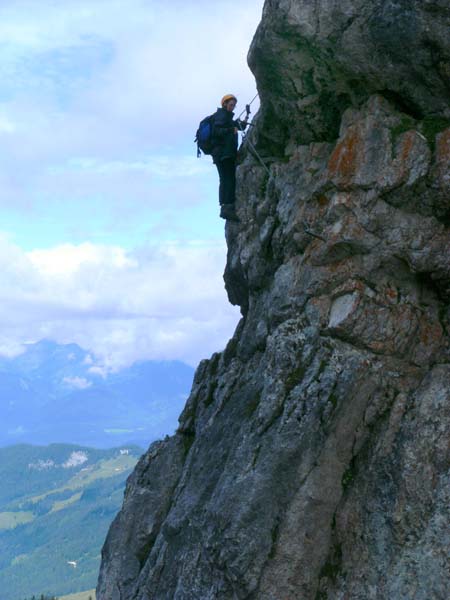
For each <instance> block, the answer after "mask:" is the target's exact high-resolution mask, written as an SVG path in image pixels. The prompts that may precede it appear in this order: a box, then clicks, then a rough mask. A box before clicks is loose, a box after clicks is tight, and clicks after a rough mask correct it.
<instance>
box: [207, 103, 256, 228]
mask: <svg viewBox="0 0 450 600" xmlns="http://www.w3.org/2000/svg"><path fill="white" fill-rule="evenodd" d="M236 104H237V98H236V96H234V95H233V94H227V95H226V96H224V97H223V98H222V101H221V105H222V107H221V108H218V109H217V112H216V113H215V114H214V119H213V126H212V151H211V154H212V157H213V161H214V163H215V165H216V167H217V170H218V172H219V179H220V183H219V202H220V216H221V217H222V219H229V220H231V221H237V220H238V217H237V215H236V212H235V208H234V203H235V200H236V198H235V190H236V157H237V150H238V131H239V130H240V131H244V129H245V128H246V127H247V124H248V121H247V119H248V117H246V119H245V120H244V121H241V120H240V119H237V120H233V117H234V112H233V110H234V108H235V106H236Z"/></svg>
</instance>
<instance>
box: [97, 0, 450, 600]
mask: <svg viewBox="0 0 450 600" xmlns="http://www.w3.org/2000/svg"><path fill="white" fill-rule="evenodd" d="M449 27H450V7H449V3H448V1H447V0H421V1H419V0H408V1H407V0H396V1H394V0H375V1H373V2H367V0H364V1H363V0H342V1H339V2H335V1H333V0H315V1H311V0H266V4H265V8H264V13H263V19H262V22H261V24H260V26H259V28H258V30H257V32H256V35H255V38H254V41H253V43H252V47H251V50H250V54H249V64H250V65H251V68H252V69H253V71H254V73H255V76H256V79H257V83H258V89H259V92H260V96H261V109H260V112H259V114H258V116H257V119H256V127H255V128H254V129H253V131H252V141H253V143H254V144H255V145H256V147H257V148H258V151H259V152H260V153H261V154H262V156H263V157H264V159H265V161H266V164H267V165H268V166H269V169H270V173H271V175H270V177H268V176H267V173H266V171H265V169H264V168H263V167H262V166H261V165H260V164H259V163H258V161H257V160H256V159H255V158H254V157H253V155H252V153H251V151H249V150H247V151H244V156H243V160H242V164H241V165H240V167H239V169H238V202H237V212H238V214H239V217H240V222H239V223H228V224H227V226H226V236H227V243H228V259H227V265H226V270H225V282H226V288H227V291H228V295H229V298H230V301H231V302H232V303H234V304H239V305H240V306H241V311H242V315H243V316H242V320H241V322H240V323H239V325H238V327H237V330H236V332H235V335H234V336H233V338H232V339H231V341H230V342H229V344H228V346H227V348H226V350H225V351H224V352H223V353H221V354H215V355H213V356H212V358H211V359H210V360H208V361H203V362H202V363H201V364H200V365H199V367H198V369H197V372H196V375H195V380H194V385H193V389H192V393H191V395H190V398H189V400H188V402H187V405H186V407H185V409H184V411H183V413H182V415H181V417H180V426H179V430H178V432H177V433H176V435H174V436H173V437H171V438H168V439H166V440H164V441H161V442H158V443H156V444H153V445H152V446H151V448H150V449H149V451H148V452H147V454H145V455H144V456H143V457H142V459H141V461H140V463H139V464H138V466H137V468H136V470H135V472H134V473H133V475H132V476H131V477H130V479H129V481H128V485H127V490H126V494H125V500H124V504H123V508H122V511H121V512H120V513H119V515H118V516H117V518H116V519H115V521H114V523H113V524H112V526H111V529H110V532H109V534H108V538H107V540H106V543H105V546H104V549H103V561H102V567H101V572H100V578H99V583H98V590H97V593H98V598H99V600H131V599H133V600H150V599H152V600H153V599H158V600H162V599H167V600H168V599H172V598H174V599H178V600H181V599H185V600H189V599H192V600H207V599H210V600H213V599H230V600H231V599H235V598H241V599H257V600H269V599H270V600H294V599H295V600H299V599H302V600H309V599H319V598H323V599H325V598H327V599H336V600H337V599H338V598H339V599H341V598H342V599H343V598H348V599H350V598H352V599H354V598H355V599H370V598H373V599H380V600H381V599H386V598H390V599H391V598H392V599H405V600H406V599H408V600H409V599H411V598H414V599H421V600H430V599H434V598H436V599H438V598H446V597H448V590H449V589H450V535H449V528H448V523H449V522H450V471H449V467H450V444H449V439H450V344H449V341H450V340H449V327H450V308H449V297H450V235H449V229H448V227H449V224H450V110H449V106H450V39H449V37H448V31H449Z"/></svg>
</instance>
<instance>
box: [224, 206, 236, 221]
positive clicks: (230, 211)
mask: <svg viewBox="0 0 450 600" xmlns="http://www.w3.org/2000/svg"><path fill="white" fill-rule="evenodd" d="M220 216H221V217H222V219H226V220H227V221H239V218H238V216H237V214H236V211H235V209H234V204H222V205H221V206H220Z"/></svg>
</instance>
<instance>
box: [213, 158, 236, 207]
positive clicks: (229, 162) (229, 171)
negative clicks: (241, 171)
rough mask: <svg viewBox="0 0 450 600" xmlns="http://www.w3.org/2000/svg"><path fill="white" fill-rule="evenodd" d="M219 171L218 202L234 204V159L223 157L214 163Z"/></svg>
mask: <svg viewBox="0 0 450 600" xmlns="http://www.w3.org/2000/svg"><path fill="white" fill-rule="evenodd" d="M216 167H217V170H218V171H219V178H220V184H219V202H220V204H234V201H235V200H236V196H235V192H236V160H235V159H234V158H224V159H223V160H221V161H218V162H217V163H216Z"/></svg>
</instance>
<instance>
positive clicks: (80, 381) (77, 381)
mask: <svg viewBox="0 0 450 600" xmlns="http://www.w3.org/2000/svg"><path fill="white" fill-rule="evenodd" d="M63 383H65V384H66V385H68V386H69V387H71V388H73V389H75V390H87V389H88V388H90V387H91V386H92V381H89V380H88V379H86V378H85V377H64V378H63Z"/></svg>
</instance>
